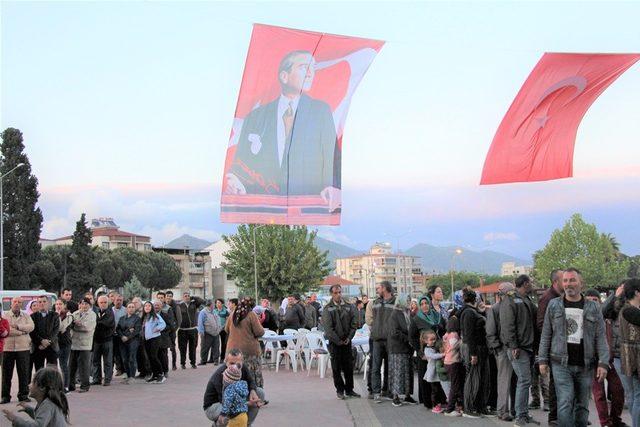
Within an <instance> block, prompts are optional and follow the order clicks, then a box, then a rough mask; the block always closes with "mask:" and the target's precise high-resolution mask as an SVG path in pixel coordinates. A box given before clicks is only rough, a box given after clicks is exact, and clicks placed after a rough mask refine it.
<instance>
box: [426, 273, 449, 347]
mask: <svg viewBox="0 0 640 427" xmlns="http://www.w3.org/2000/svg"><path fill="white" fill-rule="evenodd" d="M427 294H428V296H429V300H431V309H432V310H434V311H435V312H436V313H438V314H439V315H440V317H441V318H442V321H441V322H440V325H441V330H440V331H436V333H437V334H438V337H439V338H442V337H443V336H444V334H445V333H446V325H447V320H448V319H449V312H447V307H446V306H445V305H444V303H443V302H442V301H443V300H444V293H443V292H442V288H441V287H440V286H438V285H431V286H429V289H428V290H427Z"/></svg>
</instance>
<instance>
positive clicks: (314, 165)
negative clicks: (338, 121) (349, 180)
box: [229, 95, 340, 195]
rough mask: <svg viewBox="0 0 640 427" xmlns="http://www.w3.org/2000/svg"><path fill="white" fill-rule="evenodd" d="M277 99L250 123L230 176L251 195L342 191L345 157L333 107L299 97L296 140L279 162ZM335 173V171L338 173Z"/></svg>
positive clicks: (258, 111) (254, 114) (258, 110)
mask: <svg viewBox="0 0 640 427" xmlns="http://www.w3.org/2000/svg"><path fill="white" fill-rule="evenodd" d="M277 116H278V99H276V100H275V101H272V102H270V103H268V104H266V105H264V106H261V107H258V108H256V109H255V110H253V111H252V112H251V113H249V115H248V116H247V117H246V118H245V120H244V123H243V126H242V131H241V132H240V138H239V140H238V146H237V149H236V154H235V157H234V160H233V164H232V166H231V168H230V171H229V172H231V173H233V174H234V175H236V176H237V177H238V178H239V179H240V181H241V182H242V183H243V184H244V186H245V189H246V190H247V194H274V195H319V194H320V192H321V191H322V190H323V189H325V188H326V187H331V186H335V187H338V188H339V186H340V179H339V177H340V152H339V149H338V148H337V146H336V131H335V125H334V123H333V116H332V114H331V109H330V107H329V105H328V104H327V103H325V102H323V101H319V100H316V99H313V98H310V97H308V96H306V95H302V96H301V97H300V101H299V103H298V108H297V111H296V114H295V122H294V125H293V128H292V131H291V138H290V140H289V141H286V142H285V147H284V154H283V159H282V165H280V163H279V159H278V138H277V129H278V126H277V124H278V120H282V117H277ZM334 168H335V170H334Z"/></svg>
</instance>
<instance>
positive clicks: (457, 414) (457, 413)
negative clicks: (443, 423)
mask: <svg viewBox="0 0 640 427" xmlns="http://www.w3.org/2000/svg"><path fill="white" fill-rule="evenodd" d="M444 416H445V417H461V416H462V413H461V412H460V411H458V410H456V409H454V410H453V411H451V412H445V413H444Z"/></svg>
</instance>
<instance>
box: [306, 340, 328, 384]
mask: <svg viewBox="0 0 640 427" xmlns="http://www.w3.org/2000/svg"><path fill="white" fill-rule="evenodd" d="M306 341H307V343H308V346H309V363H308V364H307V376H309V375H310V374H311V365H312V363H313V361H314V360H315V361H316V365H317V366H318V373H319V374H320V378H324V374H325V372H326V370H327V365H328V364H329V351H328V349H327V343H326V342H325V341H324V337H323V336H322V335H320V334H315V333H309V334H307V336H306ZM315 350H324V351H326V353H318V352H316V351H315Z"/></svg>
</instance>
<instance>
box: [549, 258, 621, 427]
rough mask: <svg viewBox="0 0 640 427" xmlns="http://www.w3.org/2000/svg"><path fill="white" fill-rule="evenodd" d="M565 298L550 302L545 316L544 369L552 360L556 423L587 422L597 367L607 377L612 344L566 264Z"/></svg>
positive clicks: (567, 426)
mask: <svg viewBox="0 0 640 427" xmlns="http://www.w3.org/2000/svg"><path fill="white" fill-rule="evenodd" d="M562 285H563V287H564V297H558V298H555V299H553V300H551V302H550V303H549V306H548V307H547V311H546V313H545V318H544V326H543V328H542V336H541V338H540V349H539V352H538V357H539V363H540V373H541V374H542V375H545V374H546V373H547V370H548V369H549V363H551V368H552V369H553V377H554V380H555V388H556V395H557V397H558V427H574V426H576V427H586V426H587V422H588V418H589V393H590V392H591V381H592V380H593V377H594V372H593V370H594V368H595V367H596V366H597V373H596V377H597V378H598V381H604V379H605V377H606V376H607V369H608V366H609V347H608V346H607V339H606V337H605V333H604V319H603V317H602V313H601V312H600V309H599V307H598V306H597V304H596V303H594V302H593V301H589V300H586V299H585V298H584V296H583V295H582V294H581V291H582V275H581V274H580V271H578V270H577V269H575V268H568V269H567V270H565V271H564V273H563V275H562Z"/></svg>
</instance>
